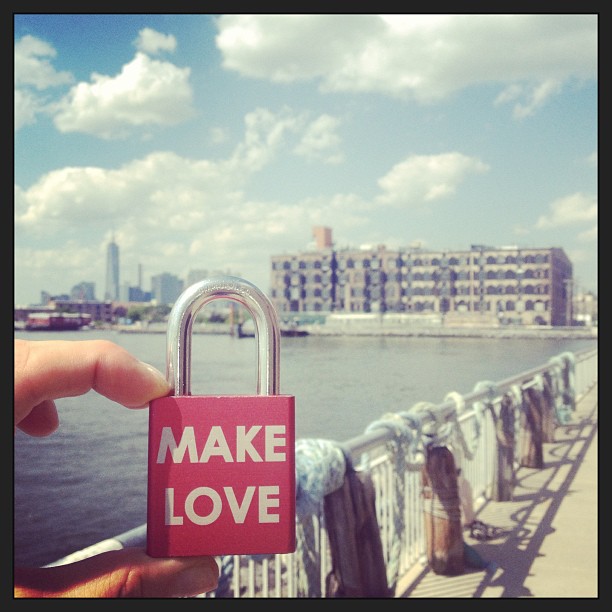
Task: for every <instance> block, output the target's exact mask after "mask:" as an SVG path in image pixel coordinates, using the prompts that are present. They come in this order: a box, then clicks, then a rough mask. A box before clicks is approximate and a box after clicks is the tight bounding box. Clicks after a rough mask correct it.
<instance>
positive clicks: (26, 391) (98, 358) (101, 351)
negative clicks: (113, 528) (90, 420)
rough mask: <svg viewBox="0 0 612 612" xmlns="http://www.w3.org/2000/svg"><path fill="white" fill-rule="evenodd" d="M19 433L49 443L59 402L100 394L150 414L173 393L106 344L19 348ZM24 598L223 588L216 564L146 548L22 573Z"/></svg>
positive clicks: (19, 586) (18, 591)
mask: <svg viewBox="0 0 612 612" xmlns="http://www.w3.org/2000/svg"><path fill="white" fill-rule="evenodd" d="M14 363H15V379H14V409H15V420H14V426H15V428H17V427H18V428H19V429H21V430H22V431H23V432H25V433H27V434H29V435H32V436H47V435H49V434H51V433H53V432H54V431H55V430H56V429H57V427H58V426H59V417H58V413H57V408H56V405H55V400H56V399H59V398H62V397H74V396H77V395H82V394H84V393H87V392H88V391H90V390H92V389H93V390H95V391H97V392H98V393H100V394H101V395H103V396H105V397H107V398H109V399H110V400H113V401H115V402H118V403H120V404H122V405H124V406H126V407H127V408H144V407H146V406H147V405H148V402H149V401H150V400H152V399H155V398H156V397H162V396H164V395H168V394H169V393H170V392H171V387H170V385H169V384H168V382H167V381H166V379H165V377H164V376H163V374H162V373H161V372H159V371H158V370H156V369H155V368H153V367H152V366H149V365H147V364H145V363H142V362H141V361H139V360H138V359H136V358H135V357H134V356H133V355H131V354H130V353H129V352H127V351H126V350H125V349H123V348H121V347H120V346H118V345H116V344H114V343H112V342H109V341H106V340H85V341H76V342H75V341H55V340H53V341H27V340H15V361H14ZM14 577H15V586H14V594H15V596H16V597H79V598H81V597H191V596H194V595H198V594H200V593H205V592H207V591H210V590H212V589H214V588H215V587H216V586H217V581H218V578H219V568H218V566H217V563H216V561H215V559H214V557H184V558H172V559H157V558H153V557H149V556H148V555H147V554H146V553H145V551H144V550H142V549H139V548H125V549H123V550H113V551H108V552H104V553H102V554H100V555H96V556H94V557H90V558H88V559H84V560H82V561H77V562H74V563H70V564H67V565H58V566H54V567H43V568H15V572H14Z"/></svg>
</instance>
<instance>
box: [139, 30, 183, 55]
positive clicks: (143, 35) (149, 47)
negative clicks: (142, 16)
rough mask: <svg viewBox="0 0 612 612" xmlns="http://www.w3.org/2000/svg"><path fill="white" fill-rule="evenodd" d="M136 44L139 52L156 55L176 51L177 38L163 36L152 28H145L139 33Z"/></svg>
mask: <svg viewBox="0 0 612 612" xmlns="http://www.w3.org/2000/svg"><path fill="white" fill-rule="evenodd" d="M134 44H135V46H136V48H137V49H138V50H139V51H143V52H144V53H148V54H149V55H155V54H156V53H158V52H159V51H174V50H175V49H176V38H175V37H174V36H172V34H162V33H161V32H156V31H155V30H153V29H151V28H143V29H142V30H140V32H138V38H137V39H136V41H135V42H134Z"/></svg>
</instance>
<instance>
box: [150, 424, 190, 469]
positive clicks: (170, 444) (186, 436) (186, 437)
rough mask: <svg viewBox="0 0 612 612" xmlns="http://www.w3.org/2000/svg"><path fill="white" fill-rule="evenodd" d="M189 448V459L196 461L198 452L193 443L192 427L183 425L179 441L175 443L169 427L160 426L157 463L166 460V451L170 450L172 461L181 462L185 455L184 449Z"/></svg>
mask: <svg viewBox="0 0 612 612" xmlns="http://www.w3.org/2000/svg"><path fill="white" fill-rule="evenodd" d="M187 449H189V461H190V462H191V463H196V462H197V460H198V452H197V449H196V443H195V433H194V431H193V427H185V429H183V433H182V435H181V443H180V444H179V445H178V447H177V445H176V440H175V439H174V434H173V433H172V428H171V427H164V428H162V433H161V439H160V441H159V451H158V453H157V463H164V462H165V461H166V452H167V451H170V454H171V455H172V463H181V462H182V461H183V457H184V456H185V450H187Z"/></svg>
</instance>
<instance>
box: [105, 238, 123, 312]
mask: <svg viewBox="0 0 612 612" xmlns="http://www.w3.org/2000/svg"><path fill="white" fill-rule="evenodd" d="M119 298H120V294H119V247H118V246H117V244H116V243H115V239H114V238H113V239H112V240H111V242H110V243H109V244H108V247H107V248H106V290H105V293H104V299H105V300H111V301H118V300H119Z"/></svg>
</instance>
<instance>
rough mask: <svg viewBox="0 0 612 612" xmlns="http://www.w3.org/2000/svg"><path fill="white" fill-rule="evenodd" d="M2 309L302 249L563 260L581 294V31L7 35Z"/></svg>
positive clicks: (593, 63)
mask: <svg viewBox="0 0 612 612" xmlns="http://www.w3.org/2000/svg"><path fill="white" fill-rule="evenodd" d="M13 20H14V61H15V63H14V68H15V70H14V77H15V81H14V86H15V98H14V100H15V101H14V181H15V185H14V213H15V221H14V243H15V244H14V246H15V258H14V272H15V287H14V289H15V291H14V302H15V305H26V304H38V303H40V299H41V298H40V296H41V291H47V292H49V293H50V294H52V295H60V294H66V293H68V294H69V293H70V290H71V288H72V287H73V286H74V285H77V284H79V283H81V282H93V283H95V287H96V297H97V298H98V299H103V297H104V292H105V282H106V281H105V275H106V249H107V246H108V243H109V242H110V241H111V240H112V239H113V238H114V240H115V242H116V243H117V245H118V246H119V251H120V281H121V283H122V284H123V283H129V284H130V285H131V286H135V285H137V284H138V270H139V266H142V268H141V269H142V289H143V290H145V291H149V290H150V289H151V277H152V276H154V275H157V274H161V273H163V272H168V273H171V274H175V275H177V276H179V277H180V278H182V279H186V278H187V274H188V273H189V271H190V270H207V271H208V273H209V274H210V275H212V274H216V273H219V272H221V273H225V274H232V275H235V276H241V277H243V278H245V279H247V280H249V281H251V282H252V283H254V284H255V285H257V286H258V287H259V288H260V289H262V290H263V291H265V292H268V291H269V287H270V274H271V262H270V258H271V256H273V255H281V254H283V253H297V252H300V251H304V250H308V249H311V248H313V245H314V243H313V233H312V228H313V227H315V226H326V227H330V228H331V229H332V232H333V242H334V245H335V247H336V248H339V249H340V248H344V247H350V248H357V247H361V246H365V245H370V246H376V245H380V244H384V245H386V246H387V247H388V248H393V249H395V248H411V247H415V246H420V247H422V248H423V249H425V250H461V249H469V248H470V247H471V245H473V244H486V245H489V246H493V247H499V246H510V245H516V246H518V247H521V248H528V247H536V248H551V247H559V248H562V249H563V250H564V251H565V253H566V254H567V255H568V257H569V258H570V260H571V262H572V264H573V267H574V280H575V290H577V291H593V292H595V293H597V258H598V250H597V163H598V160H597V150H598V143H597V132H598V129H597V128H598V117H597V109H598V86H597V85H598V84H597V73H598V62H597V60H598V37H597V35H598V16H597V15H596V14H560V15H551V14H506V15H504V14H482V15H479V14H457V15H443V14H399V15H372V14H366V15H364V14H355V15H309V14H308V15H274V14H265V15H242V14H231V15H204V14H199V15H187V14H143V15H139V14H44V15H39V14H18V13H15V14H13Z"/></svg>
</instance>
